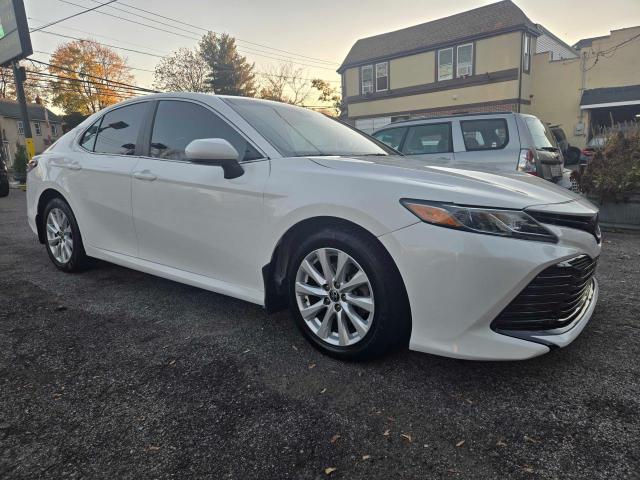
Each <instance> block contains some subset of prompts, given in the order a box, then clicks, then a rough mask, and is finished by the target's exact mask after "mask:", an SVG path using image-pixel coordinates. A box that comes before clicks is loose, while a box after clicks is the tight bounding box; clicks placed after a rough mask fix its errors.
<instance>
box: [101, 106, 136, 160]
mask: <svg viewBox="0 0 640 480" xmlns="http://www.w3.org/2000/svg"><path fill="white" fill-rule="evenodd" d="M146 110H147V104H146V103H136V104H134V105H128V106H126V107H121V108H117V109H115V110H111V111H110V112H109V113H107V114H106V115H105V116H104V117H102V123H101V124H100V128H98V131H97V135H98V138H97V139H96V143H95V147H94V149H93V150H94V152H96V153H110V154H112V155H134V154H135V153H136V144H137V142H138V134H139V133H140V127H141V125H142V122H143V120H144V115H145V112H146Z"/></svg>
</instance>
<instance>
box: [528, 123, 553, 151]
mask: <svg viewBox="0 0 640 480" xmlns="http://www.w3.org/2000/svg"><path fill="white" fill-rule="evenodd" d="M525 121H526V122H527V126H528V127H529V131H530V132H531V137H532V138H533V145H534V146H535V147H536V148H538V149H544V148H554V147H555V145H554V144H553V142H552V141H551V139H550V138H549V136H548V135H547V129H546V128H544V124H543V123H542V122H541V121H540V120H539V119H538V118H536V117H525Z"/></svg>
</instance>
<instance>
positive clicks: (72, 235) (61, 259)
mask: <svg viewBox="0 0 640 480" xmlns="http://www.w3.org/2000/svg"><path fill="white" fill-rule="evenodd" d="M50 216H52V217H53V220H54V222H52V223H53V226H54V228H53V230H56V229H55V225H56V224H58V223H59V224H60V227H61V228H60V229H57V233H58V242H57V243H55V245H58V246H60V244H61V243H64V242H66V243H67V244H68V240H69V239H70V240H71V248H70V253H69V249H68V248H64V249H62V250H56V247H55V245H54V242H55V238H53V239H52V236H54V237H55V235H54V231H53V230H52V229H51V228H50V227H49V226H48V222H49V218H50ZM60 219H63V220H62V222H61V221H60ZM65 219H66V221H65ZM41 221H42V229H43V231H44V232H45V233H44V236H45V248H46V249H47V254H48V255H49V258H50V259H51V261H52V262H53V264H54V265H55V266H56V268H58V270H62V271H63V272H68V273H71V272H78V271H81V270H83V269H84V268H85V267H86V266H87V263H88V259H87V255H86V253H85V251H84V245H83V244H82V236H81V235H80V229H79V228H78V222H77V221H76V217H75V215H74V214H73V211H72V210H71V207H69V205H68V204H67V202H65V201H64V200H62V199H61V198H54V199H52V200H51V201H49V203H48V204H47V206H46V207H45V208H44V212H43V214H42V220H41ZM61 230H62V231H63V233H64V235H63V237H64V242H62V240H61V238H60V237H59V235H60V231H61Z"/></svg>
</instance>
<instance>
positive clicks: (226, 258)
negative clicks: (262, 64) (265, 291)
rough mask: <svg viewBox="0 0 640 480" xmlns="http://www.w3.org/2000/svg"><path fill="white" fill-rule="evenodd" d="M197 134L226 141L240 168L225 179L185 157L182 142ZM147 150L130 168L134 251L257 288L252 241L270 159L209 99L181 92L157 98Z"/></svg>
mask: <svg viewBox="0 0 640 480" xmlns="http://www.w3.org/2000/svg"><path fill="white" fill-rule="evenodd" d="M201 138H224V139H225V140H227V141H229V142H230V143H231V144H232V145H233V146H234V147H235V148H236V150H237V151H238V152H239V153H240V161H241V165H242V167H243V168H244V170H245V173H244V174H243V175H242V176H240V177H238V178H234V179H230V180H227V179H225V178H224V174H223V171H222V169H221V168H220V167H217V166H214V165H205V164H201V163H200V164H198V163H191V162H189V161H188V159H187V158H186V157H185V148H186V146H187V145H188V144H189V143H190V142H191V141H192V140H195V139H201ZM148 153H149V155H148V157H145V158H141V159H140V162H139V163H138V165H137V166H136V169H135V171H134V173H133V195H132V202H133V217H134V222H135V228H136V232H137V234H138V244H139V251H140V257H141V258H143V259H145V260H148V261H151V262H155V263H158V264H162V265H166V266H169V267H172V268H176V269H180V270H183V271H186V272H190V273H195V274H199V275H204V276H207V277H210V278H213V279H217V280H220V281H224V282H228V283H231V284H234V285H239V286H244V287H248V288H253V289H257V290H260V289H262V288H263V286H262V277H261V270H260V268H257V267H256V262H257V259H256V257H257V249H256V248H255V244H256V242H258V241H259V238H260V237H261V235H262V234H263V231H264V225H265V223H264V221H265V220H264V219H265V215H264V211H263V210H264V204H263V198H262V194H263V191H264V185H265V183H266V181H267V179H268V176H269V161H268V160H267V159H265V158H263V156H262V155H261V154H260V153H259V152H258V150H257V149H256V148H254V147H253V146H252V145H251V144H250V143H249V142H248V141H247V140H246V139H245V138H244V137H243V136H242V135H241V134H240V133H238V132H237V131H236V130H235V129H234V128H233V127H231V126H230V125H229V124H227V123H226V122H225V121H224V120H223V119H222V118H221V117H220V116H218V115H217V114H215V113H214V112H213V111H212V110H210V109H209V108H208V107H205V106H203V105H200V104H197V103H194V102H189V101H179V100H162V101H160V102H158V107H157V111H156V114H155V119H154V123H153V129H152V132H151V139H150V146H149V151H148Z"/></svg>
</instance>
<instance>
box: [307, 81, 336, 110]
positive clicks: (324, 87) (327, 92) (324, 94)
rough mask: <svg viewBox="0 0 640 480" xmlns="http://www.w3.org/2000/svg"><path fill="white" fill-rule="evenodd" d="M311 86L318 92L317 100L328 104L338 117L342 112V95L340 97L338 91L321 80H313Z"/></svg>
mask: <svg viewBox="0 0 640 480" xmlns="http://www.w3.org/2000/svg"><path fill="white" fill-rule="evenodd" d="M311 86H312V87H313V88H315V89H316V90H318V92H320V95H319V96H318V100H320V101H321V102H330V103H331V108H333V109H334V110H335V112H334V113H335V114H337V115H340V112H341V110H342V95H340V93H339V92H338V89H337V88H335V87H332V86H331V85H330V84H329V82H327V81H326V80H322V79H321V78H314V79H313V80H312V81H311Z"/></svg>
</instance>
